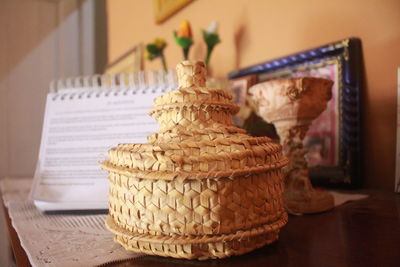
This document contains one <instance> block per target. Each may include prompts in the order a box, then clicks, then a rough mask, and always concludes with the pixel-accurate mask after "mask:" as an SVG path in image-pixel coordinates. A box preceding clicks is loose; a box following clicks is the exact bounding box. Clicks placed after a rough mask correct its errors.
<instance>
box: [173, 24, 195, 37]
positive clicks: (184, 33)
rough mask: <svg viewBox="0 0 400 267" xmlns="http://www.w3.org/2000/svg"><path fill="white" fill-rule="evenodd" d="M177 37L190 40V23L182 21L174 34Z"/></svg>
mask: <svg viewBox="0 0 400 267" xmlns="http://www.w3.org/2000/svg"><path fill="white" fill-rule="evenodd" d="M176 36H177V37H186V38H192V29H191V28H190V23H189V21H187V20H182V21H181V24H180V27H179V30H178V32H177V33H176Z"/></svg>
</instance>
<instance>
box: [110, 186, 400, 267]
mask: <svg viewBox="0 0 400 267" xmlns="http://www.w3.org/2000/svg"><path fill="white" fill-rule="evenodd" d="M358 192H360V191H358ZM367 193H369V194H370V197H369V198H367V199H363V200H359V201H355V202H350V203H346V204H343V205H341V206H339V207H336V208H335V209H334V210H332V211H329V212H325V213H320V214H314V215H306V216H290V217H289V222H288V224H287V225H286V226H285V227H284V228H283V229H282V231H281V234H280V238H279V241H277V242H275V243H274V244H272V245H269V246H265V247H263V248H260V249H258V250H255V251H253V252H251V253H248V254H245V255H242V256H236V257H231V258H228V259H224V260H208V261H193V260H191V261H190V260H179V259H171V258H162V257H156V256H143V257H140V258H137V259H135V260H131V261H128V262H123V263H119V264H114V265H109V266H143V267H144V266H146V267H160V266H245V267H253V266H254V267H255V266H257V267H258V266H296V267H297V266H318V267H319V266H324V267H326V266H363V267H365V266H385V267H386V266H396V267H398V266H400V195H399V194H395V193H383V192H371V191H367Z"/></svg>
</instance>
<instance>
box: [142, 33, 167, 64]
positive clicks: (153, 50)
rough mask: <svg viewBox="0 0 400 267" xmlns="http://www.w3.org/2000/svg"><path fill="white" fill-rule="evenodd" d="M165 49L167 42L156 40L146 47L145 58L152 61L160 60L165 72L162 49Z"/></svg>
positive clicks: (160, 39)
mask: <svg viewBox="0 0 400 267" xmlns="http://www.w3.org/2000/svg"><path fill="white" fill-rule="evenodd" d="M165 47H167V42H165V40H164V39H162V38H156V39H154V41H153V42H152V43H149V44H147V45H146V50H145V55H144V56H145V58H146V59H148V60H153V59H155V58H158V57H159V58H160V59H161V63H162V65H163V68H164V70H165V71H167V63H166V61H165V56H164V49H165Z"/></svg>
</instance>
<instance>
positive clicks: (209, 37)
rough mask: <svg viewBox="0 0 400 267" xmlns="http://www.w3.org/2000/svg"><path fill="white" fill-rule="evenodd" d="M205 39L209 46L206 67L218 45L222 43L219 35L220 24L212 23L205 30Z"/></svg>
mask: <svg viewBox="0 0 400 267" xmlns="http://www.w3.org/2000/svg"><path fill="white" fill-rule="evenodd" d="M203 39H204V42H205V43H206V45H207V55H206V59H205V63H206V66H208V63H209V62H210V57H211V53H212V51H213V49H214V47H215V45H217V44H218V43H220V42H221V40H220V39H219V35H218V22H217V21H213V22H211V23H210V25H209V26H208V28H207V29H206V30H203Z"/></svg>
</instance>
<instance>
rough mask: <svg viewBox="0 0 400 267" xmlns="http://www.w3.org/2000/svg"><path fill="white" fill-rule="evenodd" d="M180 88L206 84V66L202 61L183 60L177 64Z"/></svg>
mask: <svg viewBox="0 0 400 267" xmlns="http://www.w3.org/2000/svg"><path fill="white" fill-rule="evenodd" d="M176 73H177V75H178V84H179V88H188V87H192V86H196V87H205V86H206V74H207V70H206V66H205V65H204V62H202V61H188V60H186V61H182V62H181V63H179V64H178V65H177V66H176Z"/></svg>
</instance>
